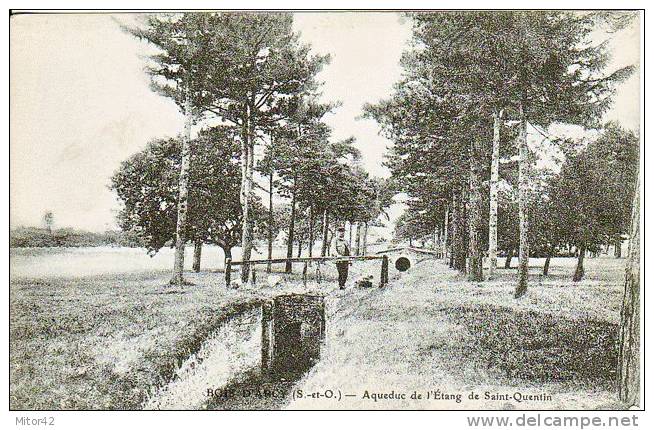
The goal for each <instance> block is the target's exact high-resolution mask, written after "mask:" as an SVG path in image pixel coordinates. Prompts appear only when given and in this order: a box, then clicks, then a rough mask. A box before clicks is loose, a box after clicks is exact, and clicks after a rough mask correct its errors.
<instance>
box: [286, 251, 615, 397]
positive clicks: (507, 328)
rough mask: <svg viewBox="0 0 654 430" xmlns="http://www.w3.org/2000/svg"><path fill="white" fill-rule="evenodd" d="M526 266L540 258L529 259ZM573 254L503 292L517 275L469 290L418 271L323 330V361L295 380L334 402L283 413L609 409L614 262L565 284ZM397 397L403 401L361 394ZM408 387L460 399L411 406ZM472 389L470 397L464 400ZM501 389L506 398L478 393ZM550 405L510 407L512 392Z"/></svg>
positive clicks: (457, 280) (437, 265)
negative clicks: (520, 292) (519, 288)
mask: <svg viewBox="0 0 654 430" xmlns="http://www.w3.org/2000/svg"><path fill="white" fill-rule="evenodd" d="M531 263H532V264H533V265H535V266H537V265H539V264H540V265H541V266H542V260H537V259H533V260H532V261H531ZM574 263H575V260H574V259H555V260H553V261H552V267H551V271H550V273H551V274H550V276H548V277H542V276H540V275H539V272H540V270H541V269H539V268H536V267H534V268H532V270H531V279H530V282H531V284H530V289H529V291H528V293H527V295H526V296H525V297H523V298H521V299H519V300H515V299H513V297H512V292H513V288H514V286H515V282H516V281H515V276H516V275H515V270H500V273H499V276H498V277H497V278H496V279H494V280H492V281H487V282H484V283H479V284H475V283H470V282H468V281H467V280H466V279H465V277H464V276H462V275H459V274H458V273H457V272H455V271H453V270H451V269H448V268H447V267H446V266H445V265H444V264H443V263H442V262H435V261H424V262H422V263H419V264H417V265H416V266H415V267H414V268H412V269H411V270H410V271H409V272H407V273H406V274H405V275H404V276H402V277H401V279H399V280H396V281H394V282H391V285H390V287H389V288H388V289H387V290H385V291H380V292H378V293H377V294H375V295H374V296H369V297H366V298H364V299H363V301H362V302H361V303H358V304H357V306H356V307H355V308H350V309H349V310H348V311H347V312H343V313H342V314H340V315H339V314H338V313H336V314H334V315H333V316H332V317H331V319H330V324H329V326H328V335H327V343H326V348H325V351H324V354H323V358H322V360H321V361H320V362H319V363H318V364H317V365H316V367H314V369H312V370H311V371H310V372H309V374H308V375H306V377H305V378H304V380H303V381H301V383H300V385H299V388H300V389H302V390H303V392H304V393H311V392H324V390H325V389H328V388H329V389H340V390H341V392H342V393H349V394H353V395H355V396H354V397H349V398H345V399H344V400H342V401H341V402H335V401H329V400H325V399H322V400H315V399H310V398H309V399H307V398H304V399H301V400H296V401H294V402H292V401H290V399H288V401H287V404H288V406H289V407H291V408H326V409H329V408H339V409H343V408H347V409H361V408H364V409H371V408H398V409H400V408H411V409H516V408H517V409H594V408H601V409H611V408H620V407H621V405H620V404H619V403H618V402H617V393H616V390H615V382H616V367H617V337H618V324H619V312H620V303H621V298H622V279H623V276H624V260H615V259H612V258H596V259H588V260H587V272H586V273H587V278H586V280H584V281H582V282H580V283H577V284H574V283H572V282H571V277H572V273H573V271H574ZM366 390H368V392H369V393H389V392H391V391H392V390H394V391H395V392H396V393H398V392H404V393H406V396H407V399H406V400H380V401H376V402H375V401H373V400H370V399H364V398H363V395H364V393H365V391H366ZM414 390H417V391H418V392H421V393H423V396H424V395H425V393H426V392H427V391H429V390H432V391H436V390H439V391H440V393H448V394H454V395H456V394H459V395H461V398H460V400H459V401H457V400H456V398H454V399H441V400H433V399H432V400H426V399H425V398H424V397H423V399H422V400H411V399H409V396H410V394H411V393H413V391H414ZM471 391H474V392H475V393H477V394H479V395H480V398H479V399H476V400H473V399H469V398H468V395H469V394H470V392H471ZM486 392H488V393H489V394H490V395H491V396H492V395H494V394H501V395H505V396H508V399H506V398H505V399H502V398H499V396H496V398H495V399H492V398H485V393H486ZM516 392H519V393H524V394H530V395H533V394H536V395H538V394H545V395H548V396H551V399H549V400H544V401H540V400H526V401H516V400H515V399H514V398H513V394H514V393H516Z"/></svg>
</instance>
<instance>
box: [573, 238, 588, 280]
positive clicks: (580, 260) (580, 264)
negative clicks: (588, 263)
mask: <svg viewBox="0 0 654 430" xmlns="http://www.w3.org/2000/svg"><path fill="white" fill-rule="evenodd" d="M585 256H586V244H585V243H582V244H581V246H580V247H579V256H578V257H577V268H576V269H575V274H574V276H573V277H572V282H579V281H581V280H582V279H583V278H584V257H585Z"/></svg>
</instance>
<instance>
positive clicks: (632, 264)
mask: <svg viewBox="0 0 654 430" xmlns="http://www.w3.org/2000/svg"><path fill="white" fill-rule="evenodd" d="M636 181H638V179H636ZM620 316H621V323H620V350H619V356H618V394H619V398H620V400H621V401H623V402H624V403H626V404H627V406H640V186H639V183H638V182H636V190H635V192H634V198H633V209H632V215H631V234H630V240H629V259H628V261H627V267H626V273H625V281H624V297H623V300H622V310H621V312H620Z"/></svg>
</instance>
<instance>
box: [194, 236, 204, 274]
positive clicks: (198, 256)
mask: <svg viewBox="0 0 654 430" xmlns="http://www.w3.org/2000/svg"><path fill="white" fill-rule="evenodd" d="M201 260H202V241H200V240H196V241H195V247H194V248H193V271H194V272H199V271H200V262H201Z"/></svg>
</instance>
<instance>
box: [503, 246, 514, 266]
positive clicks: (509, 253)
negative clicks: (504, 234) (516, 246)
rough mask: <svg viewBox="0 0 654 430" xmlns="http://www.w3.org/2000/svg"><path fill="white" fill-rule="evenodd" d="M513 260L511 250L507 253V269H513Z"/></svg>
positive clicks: (505, 263) (505, 261)
mask: <svg viewBox="0 0 654 430" xmlns="http://www.w3.org/2000/svg"><path fill="white" fill-rule="evenodd" d="M511 260H513V248H509V250H508V251H507V254H506V260H504V268H505V269H510V268H511Z"/></svg>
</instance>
